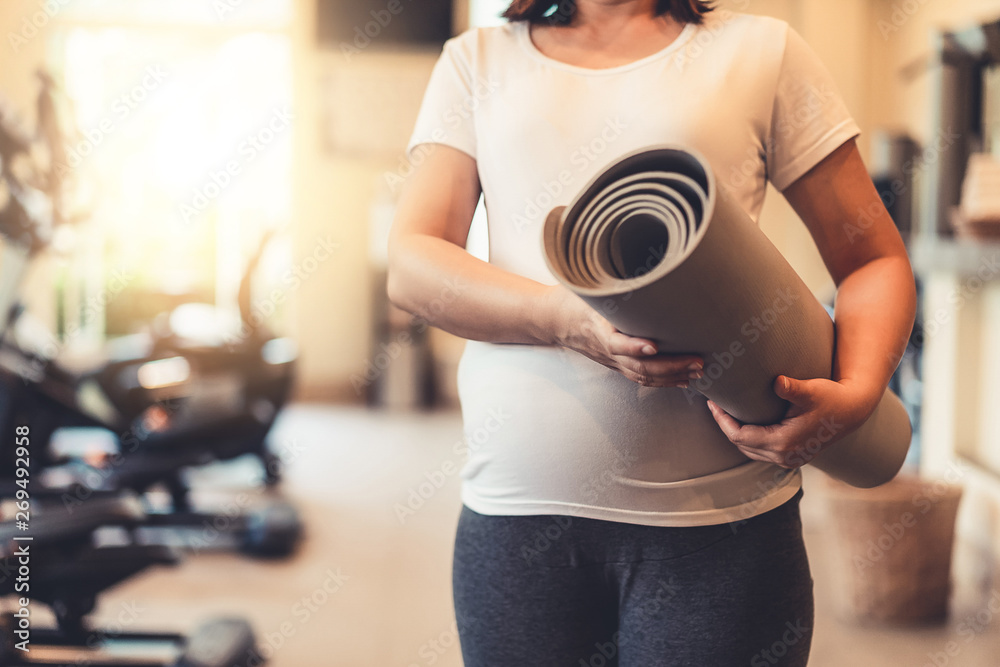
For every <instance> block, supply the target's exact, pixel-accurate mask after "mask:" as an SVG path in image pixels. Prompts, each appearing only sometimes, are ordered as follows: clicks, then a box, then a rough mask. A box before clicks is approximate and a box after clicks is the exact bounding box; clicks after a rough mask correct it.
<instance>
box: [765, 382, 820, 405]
mask: <svg viewBox="0 0 1000 667" xmlns="http://www.w3.org/2000/svg"><path fill="white" fill-rule="evenodd" d="M814 382H815V380H796V379H795V378H790V377H788V376H787V375H779V376H778V377H776V378H775V379H774V393H775V394H777V395H778V397H780V398H783V399H785V400H786V401H788V402H789V403H791V404H793V405H797V406H800V407H803V408H811V407H812V406H813V405H814V404H815V403H816V397H815V392H814V391H813V383H814Z"/></svg>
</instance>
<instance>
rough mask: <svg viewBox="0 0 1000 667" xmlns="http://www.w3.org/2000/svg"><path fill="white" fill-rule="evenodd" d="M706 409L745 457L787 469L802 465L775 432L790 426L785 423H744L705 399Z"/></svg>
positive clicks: (798, 458)
mask: <svg viewBox="0 0 1000 667" xmlns="http://www.w3.org/2000/svg"><path fill="white" fill-rule="evenodd" d="M708 409H709V411H710V412H711V413H712V417H714V418H715V422H716V423H717V424H718V425H719V428H720V429H722V432H723V433H725V435H726V437H727V438H729V441H730V442H732V443H733V444H734V445H736V448H737V449H739V450H740V451H741V452H743V455H744V456H746V457H747V458H750V459H753V460H755V461H764V462H765V463H773V464H775V465H778V466H781V467H782V468H788V469H792V468H797V467H799V466H800V465H802V462H801V460H800V457H798V456H795V455H794V454H795V451H794V449H789V448H788V446H786V440H785V438H781V437H778V435H777V434H778V431H779V430H782V429H785V430H787V429H788V428H789V426H788V425H787V424H771V425H768V426H757V425H755V424H744V423H742V422H740V421H739V420H737V419H736V418H735V417H733V416H732V415H731V414H729V413H728V412H726V411H725V410H723V409H722V408H721V407H719V405H718V404H716V403H715V402H714V401H708Z"/></svg>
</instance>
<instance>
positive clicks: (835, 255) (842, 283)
mask: <svg viewBox="0 0 1000 667" xmlns="http://www.w3.org/2000/svg"><path fill="white" fill-rule="evenodd" d="M784 195H785V198H786V199H787V200H788V201H789V203H790V204H791V205H792V207H793V208H794V209H795V211H796V213H798V214H799V217H801V218H802V220H803V222H805V224H806V226H807V227H808V228H809V231H810V233H811V234H812V237H813V239H814V240H815V241H816V245H817V246H818V248H819V251H820V254H821V255H822V257H823V261H824V263H825V264H826V267H827V269H828V270H829V271H830V275H831V276H832V277H833V280H834V282H835V283H836V285H837V288H838V291H837V303H836V310H835V319H836V326H837V345H836V352H835V355H834V367H833V379H832V381H829V380H800V379H794V378H786V377H785V376H779V377H778V378H777V379H776V380H775V386H774V388H775V391H776V392H777V393H778V395H779V396H781V397H782V398H785V399H787V400H789V401H790V402H791V403H792V407H791V408H790V410H789V412H788V416H787V417H786V418H785V420H784V421H782V422H781V423H780V424H776V425H773V426H744V425H741V424H740V423H739V422H738V421H737V420H735V419H733V417H731V416H730V415H728V414H726V413H725V412H724V411H723V410H722V409H721V408H719V407H718V406H717V405H715V404H714V403H711V402H710V403H709V406H710V408H711V409H712V413H713V415H714V416H715V418H716V421H718V422H719V425H720V426H721V427H722V429H723V430H724V431H725V432H726V435H727V436H729V439H730V440H732V441H733V443H734V444H735V445H736V446H737V447H739V448H740V449H741V450H743V452H744V453H745V454H746V455H747V456H749V457H750V458H754V459H758V460H764V461H770V462H773V463H778V464H779V465H784V466H785V467H790V468H792V467H798V466H799V465H802V464H804V463H806V462H807V460H805V459H804V458H803V450H802V447H803V446H804V444H805V442H806V441H807V440H809V439H810V438H813V437H814V436H815V435H816V433H817V432H819V431H821V430H823V429H824V428H826V430H825V431H824V432H829V430H830V428H829V424H831V423H832V424H834V425H835V426H836V427H837V428H836V429H835V430H836V433H835V435H834V437H832V438H827V444H831V443H833V442H835V441H836V439H838V438H840V437H843V436H844V435H847V434H848V433H850V432H851V431H852V430H854V429H855V428H856V427H857V426H859V425H860V424H861V423H863V422H864V421H865V419H867V418H868V416H870V415H871V413H872V411H873V410H874V409H875V407H876V405H878V401H879V399H880V398H881V396H882V394H883V393H884V391H885V388H886V385H887V384H888V382H889V378H890V377H891V376H892V373H893V371H894V370H895V369H896V365H897V363H898V362H899V360H900V359H901V358H902V354H903V351H904V350H905V348H906V342H907V340H908V339H909V336H910V332H911V330H912V328H913V320H914V316H915V313H916V288H915V285H914V280H913V272H912V269H911V268H910V261H909V258H908V257H907V254H906V247H905V245H904V244H903V240H902V239H901V238H900V236H899V233H898V232H897V231H896V227H895V225H894V224H893V221H892V218H890V217H889V213H888V212H887V211H886V209H885V206H884V205H883V204H882V200H881V198H880V197H879V194H878V192H877V191H876V189H875V186H874V185H873V184H872V181H871V178H870V177H869V176H868V172H867V170H866V169H865V165H864V163H863V162H862V160H861V155H860V153H859V151H858V148H857V145H856V144H855V142H854V140H851V141H848V142H847V143H845V144H844V145H843V146H841V147H840V148H838V149H837V150H835V151H834V152H833V153H831V154H830V155H829V156H828V157H826V158H825V159H824V160H823V161H822V162H820V163H819V164H818V165H816V167H814V168H813V169H812V170H810V171H809V172H808V173H806V174H805V175H804V176H802V177H801V178H799V179H798V180H797V181H795V182H794V183H793V184H792V185H790V186H789V187H788V188H786V189H785V191H784ZM824 419H825V420H826V422H825V424H826V426H824V422H823V420H824Z"/></svg>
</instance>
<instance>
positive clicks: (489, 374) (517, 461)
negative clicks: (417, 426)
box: [458, 341, 749, 502]
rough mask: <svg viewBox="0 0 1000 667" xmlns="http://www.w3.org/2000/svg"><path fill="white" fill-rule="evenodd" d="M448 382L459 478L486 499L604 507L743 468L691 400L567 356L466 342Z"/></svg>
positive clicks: (700, 405) (693, 396) (695, 398)
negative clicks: (637, 492)
mask: <svg viewBox="0 0 1000 667" xmlns="http://www.w3.org/2000/svg"><path fill="white" fill-rule="evenodd" d="M458 382H459V395H460V398H461V401H462V412H463V421H464V424H465V431H466V436H467V440H468V446H469V450H470V451H469V461H468V463H467V465H466V467H465V469H464V470H463V473H462V476H463V478H464V479H465V480H466V481H467V482H471V483H474V484H478V485H481V486H488V487H489V488H490V489H491V494H492V495H500V496H507V497H510V498H512V499H516V498H517V497H520V496H524V497H537V496H538V495H539V494H542V493H544V494H547V495H549V496H558V497H553V498H552V499H553V500H556V501H565V502H598V501H600V502H614V501H615V497H616V496H617V495H618V494H628V493H630V489H637V488H650V487H656V486H657V485H665V486H685V485H688V483H689V482H693V483H696V482H697V480H699V479H703V478H706V477H711V476H716V475H718V474H720V473H725V472H726V471H730V470H734V469H737V468H740V467H741V466H743V465H745V464H747V463H748V461H749V459H747V458H746V457H745V456H744V455H743V454H741V453H740V452H739V450H737V449H736V448H735V447H734V446H733V445H732V444H731V443H730V442H729V441H728V439H726V437H725V436H724V435H723V434H722V432H721V431H720V430H719V428H718V426H717V425H716V423H715V420H714V419H712V416H711V414H710V413H709V411H708V408H707V406H706V405H705V399H704V398H703V397H702V396H701V395H700V394H697V393H695V392H689V391H686V390H681V389H662V388H650V387H642V386H641V385H638V384H636V383H634V382H632V381H630V380H628V379H626V378H625V377H623V376H622V375H621V374H619V373H617V372H615V371H613V370H611V369H608V368H605V367H604V366H602V365H600V364H598V363H596V362H594V361H591V360H590V359H587V358H585V357H583V356H582V355H580V354H577V353H575V352H572V351H570V350H566V349H562V348H549V347H538V346H528V345H496V344H491V343H481V342H476V341H470V342H469V343H468V345H467V347H466V351H465V353H464V355H463V357H462V361H461V364H460V365H459V374H458ZM689 486H690V485H689Z"/></svg>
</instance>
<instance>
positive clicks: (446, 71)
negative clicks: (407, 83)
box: [406, 38, 478, 158]
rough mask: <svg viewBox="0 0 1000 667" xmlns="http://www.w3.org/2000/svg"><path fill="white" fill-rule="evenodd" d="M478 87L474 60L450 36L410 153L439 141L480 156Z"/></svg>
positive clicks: (423, 105)
mask: <svg viewBox="0 0 1000 667" xmlns="http://www.w3.org/2000/svg"><path fill="white" fill-rule="evenodd" d="M474 88H475V86H474V83H473V75H472V67H471V65H470V63H469V62H468V60H467V59H466V58H464V57H463V55H462V53H461V49H460V48H459V45H458V44H457V42H456V39H455V38H453V39H450V40H448V41H447V42H445V45H444V50H443V51H442V52H441V55H440V57H439V58H438V60H437V62H436V63H435V65H434V70H433V71H432V72H431V78H430V82H429V83H428V84H427V90H426V91H425V92H424V99H423V102H422V103H421V105H420V112H419V113H418V114H417V122H416V125H415V126H414V128H413V134H412V135H411V136H410V141H409V143H408V144H407V146H406V155H407V156H410V153H411V151H412V150H413V149H414V148H415V147H416V146H418V145H419V144H423V143H436V144H445V145H447V146H452V147H453V148H457V149H458V150H460V151H462V152H464V153H468V154H469V155H471V156H472V157H473V158H474V157H476V128H475V110H476V108H477V107H478V105H477V104H476V97H475V92H474Z"/></svg>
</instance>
